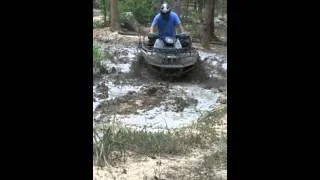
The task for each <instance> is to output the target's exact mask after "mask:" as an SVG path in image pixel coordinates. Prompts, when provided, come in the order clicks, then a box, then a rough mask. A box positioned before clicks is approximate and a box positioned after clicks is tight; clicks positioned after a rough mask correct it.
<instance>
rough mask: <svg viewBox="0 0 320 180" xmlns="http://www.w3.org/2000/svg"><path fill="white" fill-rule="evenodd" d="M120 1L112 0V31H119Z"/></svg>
mask: <svg viewBox="0 0 320 180" xmlns="http://www.w3.org/2000/svg"><path fill="white" fill-rule="evenodd" d="M117 4H118V0H110V16H111V17H110V30H111V31H119V30H120V21H119V10H118V6H117Z"/></svg>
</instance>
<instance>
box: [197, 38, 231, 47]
mask: <svg viewBox="0 0 320 180" xmlns="http://www.w3.org/2000/svg"><path fill="white" fill-rule="evenodd" d="M192 42H195V43H201V41H200V39H195V38H193V39H192ZM208 44H216V45H224V46H226V45H227V42H223V41H209V42H208Z"/></svg>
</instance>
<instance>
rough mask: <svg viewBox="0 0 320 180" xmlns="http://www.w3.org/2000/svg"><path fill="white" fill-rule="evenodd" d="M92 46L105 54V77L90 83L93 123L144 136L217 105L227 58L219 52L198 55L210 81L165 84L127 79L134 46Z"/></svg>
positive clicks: (182, 123) (180, 123)
mask: <svg viewBox="0 0 320 180" xmlns="http://www.w3.org/2000/svg"><path fill="white" fill-rule="evenodd" d="M94 46H95V47H98V48H99V49H100V51H101V52H103V53H108V54H109V55H108V56H106V57H105V58H104V60H103V61H102V65H103V66H104V67H105V68H106V69H107V71H108V73H107V74H105V75H104V77H103V78H102V79H100V80H99V81H96V82H94V87H93V115H94V123H110V122H115V121H116V122H118V123H122V124H125V125H127V126H130V127H133V128H137V129H146V130H149V131H157V130H159V129H173V128H179V127H182V126H185V125H189V124H190V123H192V122H195V121H196V120H197V119H198V118H199V116H201V114H203V113H205V112H206V111H210V110H212V109H214V108H215V107H217V106H219V104H220V102H219V96H221V90H218V89H219V88H220V89H221V87H222V86H223V87H225V88H224V89H226V71H227V57H226V56H224V55H221V54H219V53H214V52H204V51H199V54H200V57H201V60H202V62H203V64H204V70H205V71H206V73H207V75H208V78H209V79H207V80H206V81H205V82H201V81H195V80H193V79H192V78H191V79H190V80H184V81H180V82H168V81H165V80H159V79H152V78H147V79H146V78H141V77H136V76H135V75H134V74H132V72H131V64H132V63H133V62H134V61H135V55H136V45H134V44H133V45H122V44H117V45H115V44H111V43H110V44H107V43H99V42H96V41H95V42H94ZM147 76H148V75H147ZM191 76H193V75H191ZM216 82H219V83H216ZM208 84H213V85H212V86H208Z"/></svg>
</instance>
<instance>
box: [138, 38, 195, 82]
mask: <svg viewBox="0 0 320 180" xmlns="http://www.w3.org/2000/svg"><path fill="white" fill-rule="evenodd" d="M158 38H159V35H158V34H149V35H148V41H147V42H146V41H144V40H143V41H141V39H140V40H139V45H138V55H137V57H138V61H139V64H142V65H143V66H144V67H147V68H148V69H150V70H155V71H156V72H158V73H160V74H161V75H164V76H171V77H172V76H174V77H180V76H183V75H185V74H186V73H188V72H190V71H191V70H193V69H195V68H198V66H199V61H200V56H199V53H198V52H197V51H196V49H195V48H193V47H192V41H191V38H190V36H189V35H187V34H177V35H176V36H174V37H164V38H162V40H163V42H164V47H163V48H154V43H155V41H156V40H157V39H158ZM177 39H179V40H180V43H181V46H182V48H175V46H174V44H175V42H176V41H177Z"/></svg>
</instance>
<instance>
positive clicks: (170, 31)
mask: <svg viewBox="0 0 320 180" xmlns="http://www.w3.org/2000/svg"><path fill="white" fill-rule="evenodd" d="M180 24H181V21H180V18H179V17H178V15H177V14H176V13H175V12H171V13H170V16H169V18H168V20H165V19H163V18H162V17H161V15H160V13H159V14H157V15H156V16H155V17H154V19H153V21H152V24H151V25H152V26H157V27H158V31H159V35H160V36H161V37H164V36H175V35H176V29H175V26H177V25H180Z"/></svg>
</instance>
